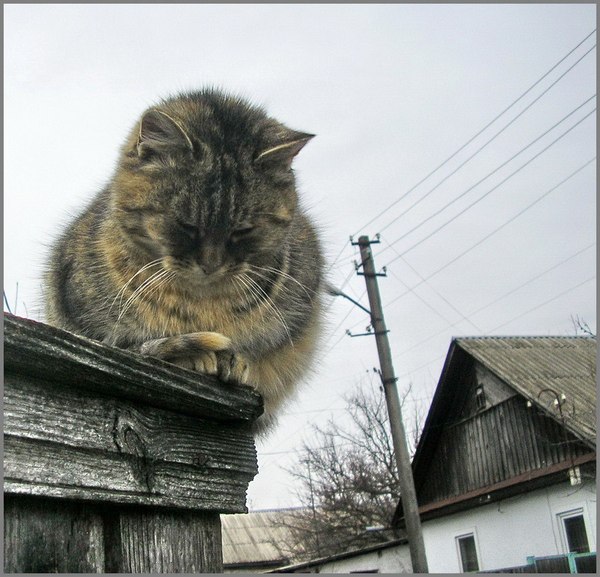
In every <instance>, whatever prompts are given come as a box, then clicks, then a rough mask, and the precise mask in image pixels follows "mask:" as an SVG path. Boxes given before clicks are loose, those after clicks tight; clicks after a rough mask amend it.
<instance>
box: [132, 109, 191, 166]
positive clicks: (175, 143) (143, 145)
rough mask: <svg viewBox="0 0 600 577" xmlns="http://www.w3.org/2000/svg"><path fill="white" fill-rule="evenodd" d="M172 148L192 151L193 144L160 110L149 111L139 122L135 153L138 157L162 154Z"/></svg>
mask: <svg viewBox="0 0 600 577" xmlns="http://www.w3.org/2000/svg"><path fill="white" fill-rule="evenodd" d="M173 148H186V149H189V150H190V151H192V150H193V148H194V147H193V144H192V141H191V139H190V137H189V136H188V135H187V134H186V132H185V130H184V129H183V128H182V127H181V126H180V125H179V123H178V122H177V121H176V120H173V118H171V117H170V116H169V115H168V114H165V113H164V112H161V111H160V110H149V111H148V112H146V113H145V114H144V116H143V117H142V120H141V121H140V128H139V134H138V141H137V152H138V155H139V156H140V157H146V156H148V155H149V154H153V153H158V154H160V153H164V152H168V151H169V150H172V149H173Z"/></svg>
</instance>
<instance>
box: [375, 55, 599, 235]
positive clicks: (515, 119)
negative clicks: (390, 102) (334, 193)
mask: <svg viewBox="0 0 600 577" xmlns="http://www.w3.org/2000/svg"><path fill="white" fill-rule="evenodd" d="M594 48H596V45H595V44H594V46H592V48H590V49H589V50H588V51H587V52H586V53H585V54H584V55H583V56H582V57H581V58H580V59H579V60H577V61H576V62H575V63H574V64H573V65H572V66H571V67H570V68H568V69H567V70H566V71H565V72H564V73H563V74H562V75H561V76H559V77H558V78H557V79H556V80H555V81H554V82H553V83H552V84H550V86H548V87H547V88H546V89H545V90H544V91H543V92H542V93H541V94H540V95H539V96H537V98H535V99H534V100H532V101H531V102H530V103H529V104H528V105H527V106H526V107H525V108H524V109H523V110H521V112H519V114H517V116H515V117H514V118H513V119H512V120H511V121H510V122H508V123H507V124H506V125H505V126H504V127H503V128H501V129H500V130H499V131H498V132H496V134H494V136H492V137H491V138H490V139H489V140H487V141H486V142H485V144H483V145H482V146H480V147H479V148H478V149H477V150H476V151H475V152H474V153H473V154H472V155H471V156H469V157H468V158H467V159H466V160H464V161H463V162H462V163H461V164H459V165H458V166H457V167H456V168H455V169H454V170H453V171H452V172H450V173H449V174H447V175H446V176H445V177H444V178H443V179H442V180H440V181H439V182H438V183H437V184H436V185H435V186H434V187H433V188H432V189H430V190H429V191H428V192H426V193H425V194H424V195H423V196H422V197H421V198H419V199H417V200H416V201H415V202H414V203H413V204H411V205H410V206H409V207H408V208H407V209H406V210H404V211H403V212H401V213H400V214H399V215H398V216H397V217H396V218H394V219H392V220H391V221H390V222H388V223H387V224H386V225H385V226H384V227H383V228H380V229H379V232H380V233H381V232H383V231H384V230H387V229H388V228H389V227H390V226H391V225H392V224H394V223H395V222H396V221H397V220H399V219H400V218H402V217H403V216H404V215H406V214H407V213H409V212H410V211H411V210H412V209H413V208H415V207H416V206H418V205H419V204H420V203H421V202H422V201H424V200H425V199H426V198H427V197H428V196H429V195H430V194H431V193H432V192H434V191H436V190H437V189H438V188H439V187H440V186H441V185H442V184H443V183H444V182H446V181H447V180H448V179H449V178H450V177H451V176H453V175H455V174H456V173H457V172H458V171H459V170H460V169H461V168H463V167H464V166H465V165H466V164H467V163H468V162H470V161H471V160H472V159H473V158H475V156H477V155H478V154H479V153H480V152H482V151H483V150H484V149H485V148H486V147H487V146H488V144H490V143H492V142H493V141H494V140H496V138H498V136H500V135H501V134H502V133H503V132H504V131H505V130H506V129H507V128H508V127H509V126H511V125H512V124H514V123H515V122H516V121H517V120H518V119H519V118H520V117H521V116H522V115H523V114H525V112H526V111H527V110H529V109H530V108H531V107H532V106H533V105H534V104H535V103H536V102H537V101H538V100H540V99H541V98H542V97H543V96H544V95H545V94H546V93H548V92H549V91H550V90H551V89H552V88H553V87H554V86H555V85H556V84H557V83H558V82H559V81H560V80H562V79H563V78H564V77H565V76H566V75H567V73H569V72H570V71H571V70H572V69H573V68H575V66H577V64H579V62H581V60H583V58H585V57H586V56H587V55H588V54H589V53H590V52H591V51H592V50H593V49H594ZM595 96H596V95H595V94H594V96H593V97H592V98H594V97H595ZM590 100H591V99H590ZM588 101H589V100H586V102H584V103H583V104H582V105H581V106H584V105H585V104H587V102H588ZM581 106H579V107H578V108H576V109H575V110H574V111H572V112H571V114H573V113H574V112H575V111H576V110H578V109H579V108H581ZM568 116H569V115H567V117H568ZM567 117H565V118H563V120H565V119H566V118H567ZM561 122H562V121H561ZM540 138H541V137H540ZM534 142H535V141H534ZM532 144H533V143H532ZM404 196H405V197H406V195H404Z"/></svg>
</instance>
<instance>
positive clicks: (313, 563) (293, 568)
mask: <svg viewBox="0 0 600 577" xmlns="http://www.w3.org/2000/svg"><path fill="white" fill-rule="evenodd" d="M407 543H408V539H406V537H403V538H401V539H393V540H391V541H385V542H383V543H377V544H375V545H368V546H366V547H361V548H360V549H353V550H352V551H344V552H343V553H337V554H335V555H330V556H328V557H320V558H318V559H311V560H310V561H304V562H302V563H295V564H293V565H286V566H284V567H279V568H277V569H276V570H273V571H268V573H296V572H299V573H306V572H307V571H299V570H300V569H309V568H311V567H318V566H321V565H325V564H326V563H331V562H333V561H341V560H343V559H350V558H352V557H358V556H360V555H366V554H368V553H373V552H374V551H381V550H383V549H389V548H390V547H397V546H399V545H406V544H407Z"/></svg>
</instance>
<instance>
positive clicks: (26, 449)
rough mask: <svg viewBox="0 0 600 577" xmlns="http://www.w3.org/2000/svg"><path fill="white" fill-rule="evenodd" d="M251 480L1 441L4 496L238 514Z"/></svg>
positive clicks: (147, 461) (118, 456)
mask: <svg viewBox="0 0 600 577" xmlns="http://www.w3.org/2000/svg"><path fill="white" fill-rule="evenodd" d="M24 464H26V465H24ZM251 477H252V476H249V475H248V474H246V473H239V472H236V471H220V470H218V469H217V470H215V469H211V468H210V467H199V466H190V465H183V464H180V463H176V464H174V463H169V462H166V461H154V460H151V459H146V458H144V457H136V456H133V455H126V454H118V453H108V452H106V453H103V452H97V451H90V450H86V449H77V448H73V447H68V446H65V445H56V444H53V443H42V442H39V441H31V440H29V439H20V438H16V437H11V436H5V439H4V491H5V493H21V494H30V495H41V496H57V497H64V498H71V499H83V500H90V501H109V502H112V503H139V504H147V505H160V506H168V507H179V508H185V509H196V510H216V511H221V512H232V513H234V512H237V513H243V512H246V510H247V509H246V506H245V497H246V488H247V485H248V483H249V481H250V480H251Z"/></svg>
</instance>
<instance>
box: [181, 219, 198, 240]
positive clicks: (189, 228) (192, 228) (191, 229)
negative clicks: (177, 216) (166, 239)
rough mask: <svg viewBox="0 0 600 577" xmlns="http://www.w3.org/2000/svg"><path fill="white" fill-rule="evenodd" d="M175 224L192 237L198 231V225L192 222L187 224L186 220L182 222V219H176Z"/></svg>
mask: <svg viewBox="0 0 600 577" xmlns="http://www.w3.org/2000/svg"><path fill="white" fill-rule="evenodd" d="M176 222H177V226H178V227H179V229H180V230H181V231H182V232H184V233H185V234H187V235H189V236H191V237H193V236H195V235H196V234H197V232H198V227H197V226H196V225H194V224H189V223H187V222H183V221H182V220H177V221H176Z"/></svg>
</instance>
